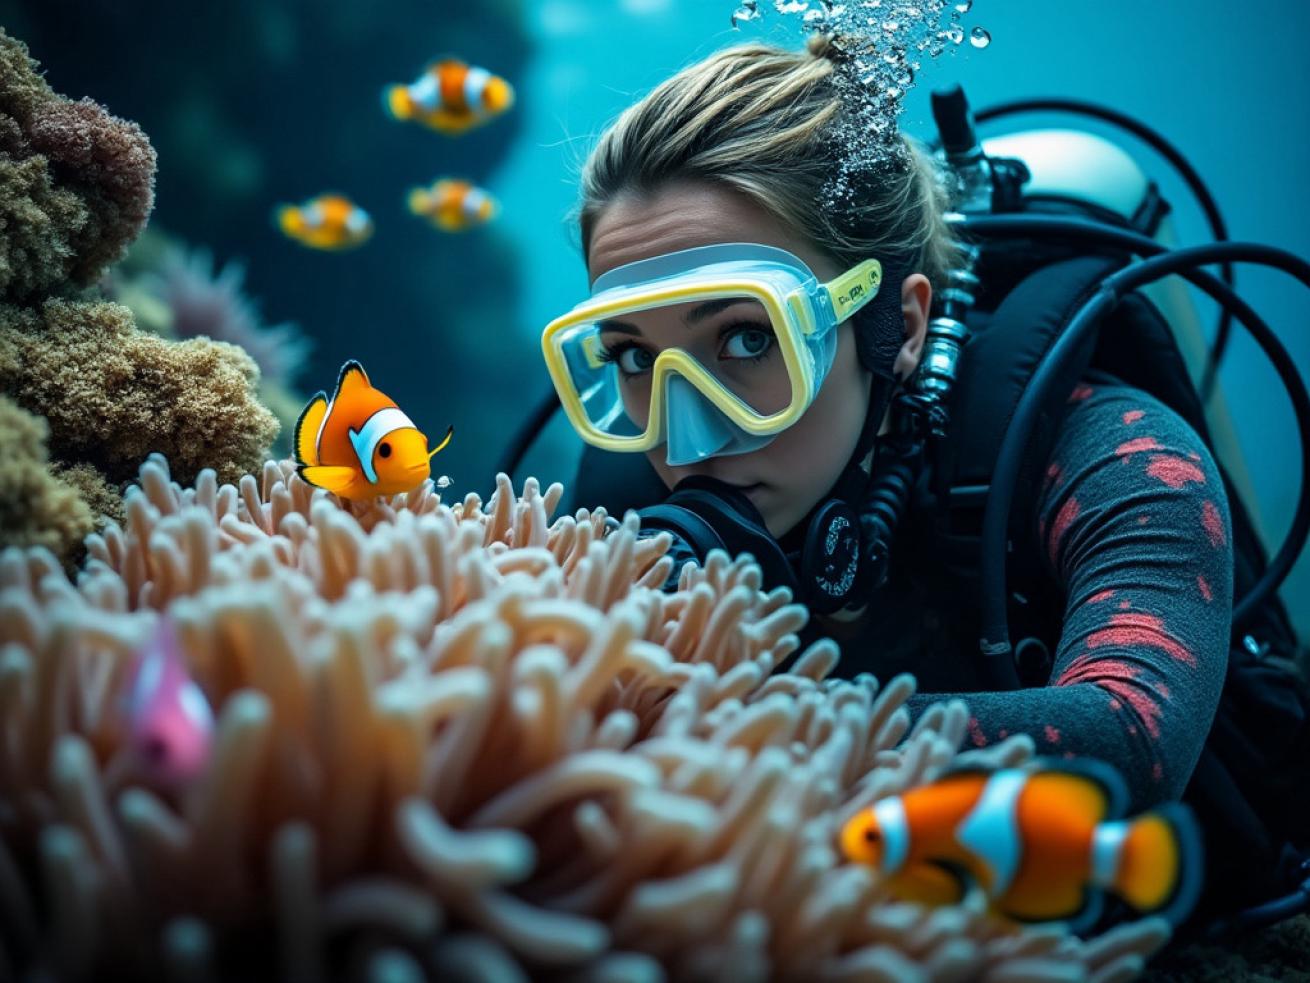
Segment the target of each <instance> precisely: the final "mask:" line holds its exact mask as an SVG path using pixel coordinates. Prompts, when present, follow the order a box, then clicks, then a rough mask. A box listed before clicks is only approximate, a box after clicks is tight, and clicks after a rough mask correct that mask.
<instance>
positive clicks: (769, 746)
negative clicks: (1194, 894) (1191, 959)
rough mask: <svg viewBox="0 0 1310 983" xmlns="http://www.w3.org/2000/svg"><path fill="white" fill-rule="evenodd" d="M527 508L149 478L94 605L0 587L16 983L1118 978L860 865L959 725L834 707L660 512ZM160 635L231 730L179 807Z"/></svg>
mask: <svg viewBox="0 0 1310 983" xmlns="http://www.w3.org/2000/svg"><path fill="white" fill-rule="evenodd" d="M561 494H562V489H561V487H560V486H559V485H552V486H551V487H550V488H548V489H547V490H546V491H545V492H542V491H541V490H540V488H539V486H538V484H537V482H536V481H535V480H533V479H529V480H528V481H527V482H526V484H525V486H524V490H523V493H522V494H521V495H516V494H515V493H514V491H513V489H512V488H511V486H510V484H509V480H508V478H506V477H505V476H504V475H501V476H499V479H498V486H497V488H496V490H495V492H494V493H493V494H492V495H491V496H490V498H489V499H488V500H487V501H486V502H485V504H484V503H483V501H482V500H481V499H480V498H479V497H478V496H477V495H469V496H467V497H466V498H465V499H464V500H463V501H462V502H460V503H458V504H455V505H454V506H453V507H452V506H448V505H447V504H445V503H443V502H442V501H441V500H440V497H439V496H438V495H436V494H435V493H434V492H433V490H432V485H431V484H430V483H428V484H426V485H424V486H423V487H422V488H420V489H418V490H416V491H415V492H412V493H410V494H409V495H407V496H397V497H395V498H392V499H389V500H378V501H377V502H373V503H367V504H350V503H345V502H342V501H340V500H338V499H336V498H335V497H333V496H331V495H330V494H329V493H327V492H324V491H322V490H315V489H312V488H311V487H310V486H308V485H306V484H305V483H304V482H302V481H301V480H300V479H299V477H298V476H297V475H296V474H295V472H294V469H293V468H292V466H291V464H290V462H285V461H283V462H276V461H268V462H267V463H265V465H264V467H263V469H262V471H261V472H260V475H259V476H258V477H256V476H254V475H246V476H243V477H242V478H241V479H240V481H239V482H238V483H237V484H235V485H234V484H220V482H219V481H218V479H217V475H216V474H215V473H214V472H213V471H212V470H203V471H202V472H201V473H200V475H199V476H198V478H197V479H196V481H195V482H194V483H192V484H189V485H187V486H185V487H184V486H183V485H182V484H180V483H178V482H177V481H174V480H172V478H171V477H170V475H169V472H168V469H167V465H166V463H165V462H164V460H163V459H162V458H160V457H152V458H151V459H150V460H149V461H148V462H147V463H146V464H145V465H144V466H143V467H142V469H141V473H140V483H139V485H136V486H133V487H131V488H130V489H129V491H128V494H127V498H126V524H125V525H124V526H122V527H120V526H119V525H117V524H116V523H111V524H109V525H108V526H107V527H106V529H105V531H104V532H103V533H101V534H93V535H92V536H91V537H90V538H89V542H88V547H89V550H88V552H89V555H88V559H87V561H86V565H85V569H84V570H83V572H82V573H81V575H80V576H79V577H78V579H77V582H76V584H74V583H72V582H71V581H70V580H69V579H68V576H67V574H66V573H65V572H64V571H63V569H62V568H61V567H60V565H59V564H58V563H57V562H56V560H55V558H54V557H53V556H52V555H51V554H50V553H49V552H48V551H47V550H45V549H42V548H35V547H34V548H30V549H28V550H26V551H20V550H17V549H10V550H8V551H6V552H5V553H4V554H3V555H2V556H0V638H3V639H5V643H4V645H3V648H2V649H0V720H3V721H4V722H5V727H3V728H0V803H3V805H4V808H3V809H0V976H4V975H6V974H7V973H9V972H16V971H17V970H19V968H20V967H21V968H24V969H28V970H30V969H33V968H37V967H40V968H43V969H44V970H46V971H48V972H52V973H53V974H54V975H55V976H57V978H60V979H70V980H73V979H91V978H108V977H109V976H110V975H111V974H112V975H113V977H114V978H119V977H121V976H124V975H128V976H139V977H142V978H152V979H153V978H168V979H212V978H242V979H255V978H282V979H297V980H323V979H339V978H357V979H377V980H382V979H406V980H408V979H422V978H424V977H428V978H441V979H470V980H524V979H530V978H531V979H538V978H543V977H546V978H553V979H576V980H584V979H585V980H639V981H640V980H663V979H733V980H764V979H784V980H785V979H796V980H801V979H804V980H857V979H858V980H897V981H904V980H987V981H994V983H1003V981H1007V980H1008V981H1017V980H1026V981H1040V980H1051V981H1056V980H1070V979H1080V980H1082V979H1086V980H1096V981H1107V983H1108V981H1111V980H1122V979H1127V978H1130V977H1131V976H1132V975H1135V974H1136V973H1137V972H1140V970H1141V968H1142V965H1143V962H1144V960H1145V958H1146V956H1147V955H1148V954H1149V953H1150V952H1152V951H1154V950H1155V949H1156V948H1158V947H1159V946H1160V945H1162V944H1163V943H1164V941H1165V940H1166V938H1167V936H1168V928H1167V926H1166V925H1165V924H1164V923H1163V922H1162V921H1160V920H1158V919H1147V920H1145V921H1142V922H1138V923H1134V924H1131V925H1126V926H1122V927H1120V928H1118V929H1116V930H1114V931H1113V932H1111V933H1109V934H1107V935H1105V936H1102V937H1100V938H1098V939H1095V940H1093V941H1090V942H1084V941H1082V940H1080V939H1078V938H1076V937H1073V936H1069V935H1067V934H1066V933H1065V932H1064V931H1063V930H1062V929H1060V928H1058V927H1049V926H1048V927H1042V928H1025V927H1019V926H1015V925H1013V924H1009V923H1006V922H1003V921H1001V920H999V919H997V918H995V917H994V916H992V915H990V914H989V913H987V912H986V910H985V909H984V907H983V904H982V899H981V897H980V896H975V895H971V896H970V897H969V898H966V900H965V902H964V903H963V904H961V905H959V906H951V907H943V908H939V909H929V908H924V907H920V906H918V905H915V904H909V903H905V902H898V901H895V900H893V899H891V898H890V897H889V896H888V895H887V894H886V893H885V889H884V888H883V887H882V886H880V885H879V884H878V882H877V880H876V878H875V877H874V876H873V875H872V873H871V871H869V870H868V869H866V868H863V867H859V866H853V865H849V864H846V863H844V862H843V861H842V860H841V858H840V857H839V855H838V853H837V851H836V849H835V837H836V831H837V830H838V829H839V827H840V824H841V823H842V821H843V820H844V819H845V818H846V817H848V816H850V815H851V814H852V813H853V811H855V810H857V809H860V808H862V807H864V806H867V805H868V804H870V803H871V802H873V801H875V800H876V799H878V798H879V797H881V796H884V795H889V794H896V793H898V792H900V791H903V790H905V789H906V788H908V787H911V786H913V785H916V784H918V783H921V782H924V781H931V780H932V779H933V778H934V777H935V776H937V775H938V774H940V773H941V771H942V770H943V769H944V768H946V767H947V766H948V765H950V764H952V763H958V762H960V761H962V760H969V759H972V760H975V761H980V762H984V763H989V764H992V765H999V764H1011V765H1015V764H1020V763H1022V762H1024V761H1025V760H1027V759H1028V758H1029V757H1030V755H1031V754H1032V744H1031V741H1030V739H1028V738H1027V737H1014V738H1011V739H1009V740H1008V741H1006V742H1005V743H1003V744H1000V745H997V746H995V747H993V748H988V749H985V750H982V751H966V752H958V748H959V747H960V745H961V743H962V741H963V739H964V736H965V731H966V727H967V718H968V714H967V709H966V708H965V706H964V704H963V703H961V702H959V701H952V702H946V703H940V704H937V705H935V706H933V707H931V708H930V709H929V710H927V711H925V712H924V713H923V714H922V715H921V717H920V718H919V719H918V720H917V721H915V723H914V726H913V727H911V719H910V716H909V713H908V711H907V710H906V708H905V707H904V706H903V704H904V701H905V699H906V698H907V697H908V695H909V694H910V693H911V692H912V690H913V688H914V686H913V680H912V679H911V678H910V677H908V676H900V677H897V678H895V679H892V680H891V681H889V682H887V683H886V684H885V685H882V686H880V685H879V683H878V681H876V680H875V679H873V678H872V677H870V676H867V675H865V676H861V677H859V678H857V679H854V680H835V679H829V678H827V677H828V675H829V673H830V672H831V670H832V669H833V667H834V666H835V664H836V661H837V652H838V650H837V647H836V646H835V644H834V643H832V642H831V641H829V640H823V641H819V642H816V643H815V644H813V645H812V646H810V647H809V648H808V649H807V650H806V651H804V652H803V653H800V657H799V659H798V660H797V661H796V663H795V665H794V666H793V668H792V669H791V670H790V671H788V672H782V673H775V672H774V671H773V670H774V669H775V668H776V667H777V666H778V665H779V663H780V662H781V661H782V660H783V659H785V658H787V657H788V656H790V655H792V654H794V653H795V652H796V649H797V648H798V646H799V641H798V637H797V632H798V630H799V629H800V628H801V627H802V626H803V625H804V623H805V620H806V617H807V615H806V611H805V609H804V608H803V607H802V606H801V605H798V604H795V603H792V599H791V596H790V593H789V592H788V591H787V590H786V589H785V588H781V589H777V590H774V591H772V592H769V593H765V592H764V591H762V590H761V582H762V575H761V572H760V570H759V568H758V566H757V565H755V564H754V563H753V562H752V561H751V560H750V559H749V558H748V557H742V558H739V559H738V560H737V561H735V562H730V561H729V560H728V558H727V556H726V555H724V554H722V553H714V554H712V555H711V557H710V558H709V560H708V562H707V563H706V565H705V566H704V567H703V568H700V567H697V566H695V565H694V564H688V565H687V566H686V567H684V569H683V571H682V573H681V578H680V581H679V589H678V590H677V591H674V592H670V593H664V592H662V591H660V590H659V589H658V585H660V584H662V583H663V581H664V579H665V577H666V575H667V573H668V572H669V570H670V568H671V563H672V560H671V558H670V557H668V556H667V555H665V552H666V550H667V548H668V540H667V538H666V537H658V538H655V539H645V540H639V539H638V538H637V528H638V523H637V521H636V519H637V517H636V515H635V513H629V515H628V516H627V517H626V519H625V521H624V522H623V523H621V524H619V523H616V522H615V521H614V520H612V519H610V518H609V517H608V516H606V515H605V513H604V511H603V510H597V511H594V512H589V511H587V510H585V509H582V510H579V511H578V512H577V513H576V514H575V515H564V516H561V517H559V518H557V519H555V520H553V521H551V519H550V514H551V512H552V511H553V510H554V508H555V506H556V505H557V503H558V502H559V500H560V496H561ZM163 613H167V615H168V616H169V617H170V619H171V620H172V621H173V623H174V624H175V625H176V626H177V629H178V634H179V637H180V639H181V641H182V644H183V647H184V649H185V655H186V661H187V664H188V667H189V670H190V672H191V674H192V675H193V677H194V678H195V680H196V682H197V683H198V684H199V686H200V688H201V690H202V691H203V692H204V694H205V696H206V698H207V700H208V701H209V702H210V703H211V704H212V707H213V710H214V715H215V717H216V719H217V730H216V735H215V741H214V750H213V756H212V758H211V760H210V761H209V763H208V766H207V767H206V769H205V770H204V771H203V773H202V774H200V775H199V776H198V777H197V778H196V779H195V780H194V781H193V782H192V783H191V784H190V785H186V786H183V787H181V788H177V787H170V786H163V785H159V784H156V783H154V780H153V779H152V778H151V776H150V773H149V772H148V771H143V770H142V769H141V767H140V762H139V761H137V759H136V758H134V756H133V754H132V751H131V748H130V745H129V743H128V742H127V740H126V730H127V724H126V722H125V716H124V711H123V709H122V703H121V699H120V698H121V694H122V690H123V687H124V683H125V679H126V678H127V674H128V673H129V671H130V667H131V665H132V662H133V658H134V653H135V652H136V651H138V650H139V648H140V646H141V645H142V644H143V643H144V641H145V639H146V638H147V637H148V636H149V635H150V633H151V631H152V630H153V629H154V626H155V625H156V623H157V619H158V618H159V617H160V616H161V614H163Z"/></svg>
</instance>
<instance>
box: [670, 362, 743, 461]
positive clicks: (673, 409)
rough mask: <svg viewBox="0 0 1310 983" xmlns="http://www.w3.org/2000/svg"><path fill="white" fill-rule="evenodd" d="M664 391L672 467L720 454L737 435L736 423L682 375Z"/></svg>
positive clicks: (671, 378) (676, 377)
mask: <svg viewBox="0 0 1310 983" xmlns="http://www.w3.org/2000/svg"><path fill="white" fill-rule="evenodd" d="M665 385H666V389H665V391H664V414H665V416H664V433H665V434H666V437H667V445H668V446H667V448H666V453H667V457H666V460H667V461H668V464H669V467H672V468H676V467H678V466H679V465H683V464H695V463H696V462H697V461H703V460H705V459H706V458H707V457H713V456H714V455H715V454H718V453H719V452H720V451H722V450H723V449H724V448H725V447H727V446H728V445H729V444H730V443H732V440H733V437H734V436H735V435H736V430H735V429H734V428H733V426H732V422H731V421H730V420H729V419H728V418H727V417H726V416H724V415H723V413H722V411H720V410H719V408H718V407H717V406H715V405H714V404H713V403H711V402H710V401H709V400H708V399H706V398H705V397H704V396H702V395H701V394H700V392H699V390H697V389H696V387H695V386H693V385H692V384H691V383H690V382H688V381H687V380H686V379H684V378H682V376H677V375H675V376H671V377H670V378H669V380H668V382H667V383H666V384H665Z"/></svg>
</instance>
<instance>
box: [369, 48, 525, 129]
mask: <svg viewBox="0 0 1310 983" xmlns="http://www.w3.org/2000/svg"><path fill="white" fill-rule="evenodd" d="M382 105H383V106H384V107H385V108H386V110H387V112H388V113H390V114H391V116H392V118H393V119H398V120H414V121H415V122H417V123H422V124H423V125H424V126H426V127H429V128H430V129H433V130H436V131H437V132H439V133H446V134H449V135H451V136H455V135H457V134H460V133H464V132H465V131H467V130H471V129H472V128H473V127H475V126H479V125H481V124H483V123H486V122H487V121H488V120H491V119H494V118H495V117H497V116H499V115H500V114H501V113H503V112H505V111H506V110H507V109H509V108H510V107H511V106H512V105H514V89H513V87H512V86H511V85H510V84H509V83H508V82H506V81H505V80H504V79H503V78H500V77H499V76H497V75H492V74H491V73H490V72H488V71H487V70H486V69H485V68H474V67H472V66H470V65H466V64H465V63H464V62H462V61H460V60H459V59H457V58H446V59H443V60H441V61H437V62H433V63H432V64H431V65H429V66H428V67H427V70H426V71H424V72H423V74H422V75H420V76H419V77H418V78H417V79H416V80H415V81H413V82H411V83H410V84H409V85H389V86H387V87H386V88H385V89H383V90H382Z"/></svg>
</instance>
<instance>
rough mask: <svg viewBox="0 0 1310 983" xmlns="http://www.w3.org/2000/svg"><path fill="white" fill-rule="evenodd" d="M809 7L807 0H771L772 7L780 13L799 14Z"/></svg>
mask: <svg viewBox="0 0 1310 983" xmlns="http://www.w3.org/2000/svg"><path fill="white" fill-rule="evenodd" d="M809 8H810V4H809V0H773V9H774V10H776V11H777V12H778V13H780V14H799V13H802V12H804V11H806V10H809Z"/></svg>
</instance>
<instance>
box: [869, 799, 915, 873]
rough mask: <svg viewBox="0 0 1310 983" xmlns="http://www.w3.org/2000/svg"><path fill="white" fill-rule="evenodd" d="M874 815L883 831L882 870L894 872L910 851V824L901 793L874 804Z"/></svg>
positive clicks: (898, 868) (879, 828)
mask: <svg viewBox="0 0 1310 983" xmlns="http://www.w3.org/2000/svg"><path fill="white" fill-rule="evenodd" d="M873 816H874V819H876V820H877V821H878V830H879V832H881V833H882V844H883V847H882V872H883V873H884V874H894V873H896V871H898V870H900V868H901V865H902V864H903V863H905V858H906V857H907V856H909V853H910V824H909V822H908V821H907V820H906V818H905V803H903V802H902V801H901V797H900V796H899V795H895V796H892V797H891V798H887V799H882V800H880V801H878V802H875V803H874V805H873Z"/></svg>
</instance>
